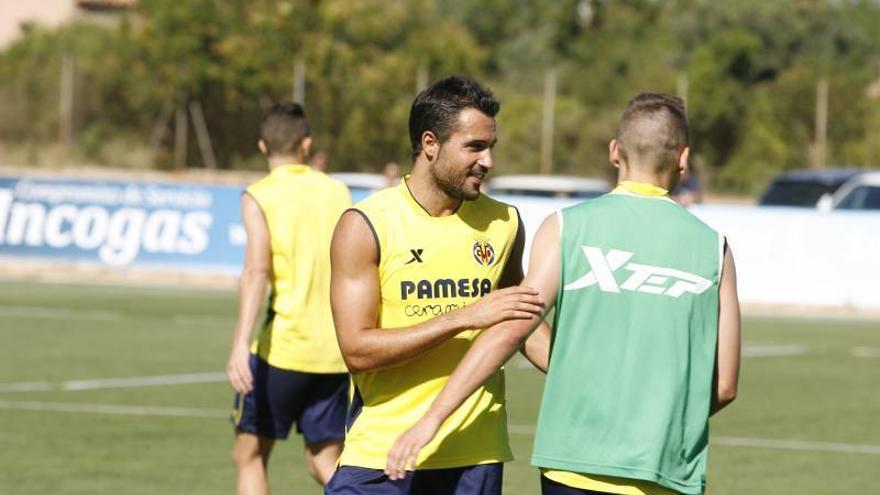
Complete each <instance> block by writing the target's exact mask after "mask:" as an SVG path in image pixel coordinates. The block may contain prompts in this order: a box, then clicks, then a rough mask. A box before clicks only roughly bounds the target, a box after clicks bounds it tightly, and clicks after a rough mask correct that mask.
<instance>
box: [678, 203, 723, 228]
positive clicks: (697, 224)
mask: <svg viewBox="0 0 880 495" xmlns="http://www.w3.org/2000/svg"><path fill="white" fill-rule="evenodd" d="M678 206H679V212H678V214H679V215H680V217H681V219H682V222H684V223H685V224H687V225H688V226H690V227H691V228H693V229H695V230H702V231H704V232H706V233H710V234H712V235H721V233H720V232H718V231H717V230H715V228H714V227H712V226H711V225H709V224H707V223H706V222H704V221H703V219H702V218H700V217H699V216H698V215H696V214H695V213H694V212H693V211H692V210H691V209H689V208H685V207H684V206H681V205H678Z"/></svg>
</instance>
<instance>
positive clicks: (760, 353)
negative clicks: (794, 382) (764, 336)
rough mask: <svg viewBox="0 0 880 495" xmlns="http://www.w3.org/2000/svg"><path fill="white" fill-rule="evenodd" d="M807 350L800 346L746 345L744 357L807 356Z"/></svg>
mask: <svg viewBox="0 0 880 495" xmlns="http://www.w3.org/2000/svg"><path fill="white" fill-rule="evenodd" d="M806 353H807V348H806V347H804V346H802V345H800V344H746V345H744V346H743V357H749V358H761V357H783V356H799V355H801V354H806Z"/></svg>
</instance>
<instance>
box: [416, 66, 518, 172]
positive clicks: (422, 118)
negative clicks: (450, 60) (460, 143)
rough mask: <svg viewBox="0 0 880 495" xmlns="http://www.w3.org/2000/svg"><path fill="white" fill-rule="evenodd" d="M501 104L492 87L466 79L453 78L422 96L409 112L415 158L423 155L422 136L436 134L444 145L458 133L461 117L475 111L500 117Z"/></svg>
mask: <svg viewBox="0 0 880 495" xmlns="http://www.w3.org/2000/svg"><path fill="white" fill-rule="evenodd" d="M500 107H501V104H500V103H498V100H496V99H495V96H494V95H493V94H492V92H491V91H489V89H488V88H486V87H485V86H483V85H482V84H480V83H479V82H477V81H475V80H473V79H468V78H466V77H462V76H450V77H447V78H444V79H440V80H439V81H437V82H435V83H434V84H432V85H431V86H430V87H428V88H427V89H425V90H424V91H422V92H421V93H419V95H418V96H416V99H415V101H413V104H412V107H411V108H410V111H409V140H410V144H411V145H412V154H413V158H415V157H417V156H418V155H419V153H421V152H422V134H424V133H425V132H426V131H431V132H433V133H434V134H435V135H436V136H437V138H438V139H439V140H440V142H441V143H443V142H445V141H446V140H447V139H449V136H451V135H452V133H453V132H454V131H455V125H456V122H457V120H458V115H459V114H460V113H461V111H462V110H464V109H466V108H475V109H477V110H479V111H481V112H483V113H484V114H486V115H487V116H489V117H492V118H494V117H495V115H497V114H498V110H499V108H500Z"/></svg>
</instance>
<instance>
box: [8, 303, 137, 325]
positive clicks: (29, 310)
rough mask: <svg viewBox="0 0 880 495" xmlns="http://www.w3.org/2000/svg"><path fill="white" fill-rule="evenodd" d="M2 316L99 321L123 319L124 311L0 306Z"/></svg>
mask: <svg viewBox="0 0 880 495" xmlns="http://www.w3.org/2000/svg"><path fill="white" fill-rule="evenodd" d="M0 316H8V317H12V318H48V319H60V320H67V319H70V318H80V319H85V320H99V321H117V320H121V319H122V313H120V312H119V311H106V310H92V309H88V310H86V309H70V308H52V307H48V306H0Z"/></svg>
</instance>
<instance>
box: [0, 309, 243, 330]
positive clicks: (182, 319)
mask: <svg viewBox="0 0 880 495" xmlns="http://www.w3.org/2000/svg"><path fill="white" fill-rule="evenodd" d="M0 316H5V317H10V318H43V319H50V320H69V319H82V320H98V321H119V320H122V319H124V318H126V317H127V315H126V313H125V312H123V311H113V310H100V309H77V308H58V307H52V306H12V305H0ZM170 318H171V321H172V323H174V324H178V325H212V326H230V325H233V324H234V323H235V317H228V318H223V317H219V316H210V315H197V314H196V315H188V314H182V315H173V316H170Z"/></svg>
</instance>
